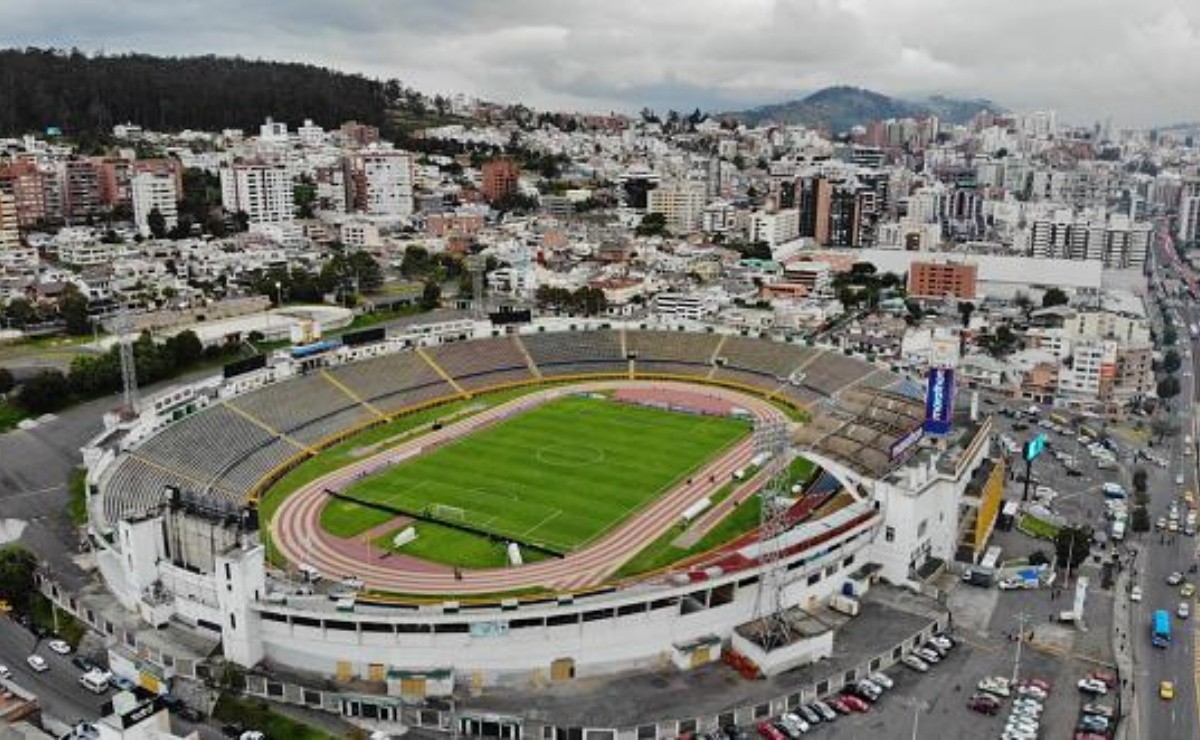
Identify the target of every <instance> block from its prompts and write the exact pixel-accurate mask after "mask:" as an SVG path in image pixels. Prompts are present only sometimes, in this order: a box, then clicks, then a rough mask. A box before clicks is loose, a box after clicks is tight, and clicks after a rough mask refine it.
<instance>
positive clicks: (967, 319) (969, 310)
mask: <svg viewBox="0 0 1200 740" xmlns="http://www.w3.org/2000/svg"><path fill="white" fill-rule="evenodd" d="M958 313H959V315H961V316H962V325H963V328H964V329H965V328H967V327H968V326H970V325H971V314H973V313H975V304H974V303H971V302H970V301H962V302H960V303H959V304H958Z"/></svg>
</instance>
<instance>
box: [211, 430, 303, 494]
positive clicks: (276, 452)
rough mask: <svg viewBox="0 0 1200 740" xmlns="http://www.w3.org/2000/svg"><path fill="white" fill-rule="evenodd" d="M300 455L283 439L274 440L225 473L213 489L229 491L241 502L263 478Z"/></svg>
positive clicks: (294, 447) (293, 446) (214, 484)
mask: <svg viewBox="0 0 1200 740" xmlns="http://www.w3.org/2000/svg"><path fill="white" fill-rule="evenodd" d="M299 453H300V450H298V449H297V448H296V446H295V445H293V444H289V443H287V442H285V441H283V440H282V439H276V440H272V441H271V442H268V443H267V444H266V445H264V446H263V447H260V448H259V449H257V450H255V451H254V452H252V453H250V454H249V455H248V456H247V457H246V458H244V459H242V460H240V461H238V462H237V464H235V465H234V466H233V467H232V468H230V469H229V470H227V471H225V473H224V474H222V475H221V476H220V477H219V478H217V480H216V481H214V483H213V487H214V489H215V490H218V491H229V492H231V494H233V495H235V496H236V498H237V499H238V500H240V499H242V498H244V497H245V495H246V494H247V493H248V492H249V491H250V489H252V488H254V486H255V484H257V483H258V481H260V480H261V479H262V478H263V476H265V475H266V474H267V473H270V472H271V471H272V470H274V469H275V468H276V467H278V466H280V465H282V464H283V463H284V462H285V461H287V460H288V459H289V458H291V457H294V456H296V455H297V454H299Z"/></svg>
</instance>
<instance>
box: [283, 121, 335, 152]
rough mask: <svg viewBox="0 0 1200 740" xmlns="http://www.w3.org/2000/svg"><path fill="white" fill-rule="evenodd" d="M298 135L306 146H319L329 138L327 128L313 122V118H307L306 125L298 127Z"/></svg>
mask: <svg viewBox="0 0 1200 740" xmlns="http://www.w3.org/2000/svg"><path fill="white" fill-rule="evenodd" d="M285 131H286V129H285ZM296 137H297V138H299V139H300V143H301V144H304V145H305V146H318V145H320V144H323V143H324V142H325V139H326V138H327V136H326V134H325V129H323V128H321V127H320V126H318V125H316V124H315V123H313V122H312V119H311V118H305V119H304V125H303V126H300V127H299V128H297V129H296Z"/></svg>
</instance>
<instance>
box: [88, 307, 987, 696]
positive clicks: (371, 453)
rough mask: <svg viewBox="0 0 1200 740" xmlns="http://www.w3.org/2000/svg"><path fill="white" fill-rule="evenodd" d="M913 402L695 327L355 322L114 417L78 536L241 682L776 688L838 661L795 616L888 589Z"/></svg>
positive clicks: (766, 343) (874, 370) (916, 390)
mask: <svg viewBox="0 0 1200 740" xmlns="http://www.w3.org/2000/svg"><path fill="white" fill-rule="evenodd" d="M923 390H924V389H923V388H922V387H921V386H920V385H919V384H915V383H913V382H911V381H908V380H905V379H903V378H901V377H899V376H897V375H895V374H893V373H892V372H891V371H890V370H888V369H886V368H882V367H878V366H876V365H874V364H873V363H871V362H869V361H867V360H865V359H862V358H855V357H851V356H848V355H847V354H844V353H842V352H840V351H837V350H834V349H831V348H822V347H816V346H812V345H810V344H807V343H802V342H790V341H781V340H777V339H769V338H765V337H758V336H749V335H747V334H745V333H742V332H723V331H719V330H718V331H714V330H712V329H707V328H705V329H701V330H695V328H694V327H688V326H661V325H658V326H654V327H647V326H645V325H639V324H621V323H617V322H604V323H601V322H584V321H567V320H559V319H551V320H539V321H536V322H529V323H521V324H516V325H512V324H499V323H492V322H489V321H475V320H455V321H447V322H441V323H434V324H426V325H414V326H410V327H407V328H405V329H403V330H398V331H393V332H390V333H388V334H387V335H384V333H383V332H382V330H377V331H373V332H362V333H360V334H355V335H346V336H344V337H343V338H342V339H341V340H338V341H326V342H319V343H314V344H310V345H305V346H300V347H295V348H293V349H292V350H291V351H290V352H287V353H279V355H278V356H277V357H275V358H272V360H271V361H270V362H261V361H260V362H257V363H250V364H243V365H241V366H237V367H227V368H226V372H225V374H224V376H222V377H217V378H212V379H210V380H206V381H202V382H199V383H194V384H192V385H189V386H185V387H181V388H177V389H174V390H172V391H171V392H170V393H167V394H164V395H162V396H159V397H157V398H155V399H153V400H152V402H150V403H147V404H146V408H145V409H144V410H143V411H142V413H141V415H140V416H139V417H138V418H137V419H135V420H134V421H132V422H128V421H125V422H122V421H119V420H117V419H115V418H114V419H110V420H109V424H108V428H107V429H106V430H105V432H104V433H102V434H101V435H99V436H98V437H97V438H96V439H95V440H93V442H92V443H91V444H90V445H89V446H88V447H87V448H86V449H85V450H84V453H85V461H86V462H87V465H88V484H89V486H88V491H89V499H88V507H89V520H90V529H91V534H92V538H93V539H94V540H95V543H96V545H97V548H98V557H97V562H98V565H99V570H100V573H101V575H102V576H103V579H104V582H105V584H106V587H107V589H108V590H109V591H110V592H111V593H112V594H113V595H114V596H116V598H117V599H118V600H119V601H120V602H121V604H122V605H124V606H125V607H126V608H127V609H129V610H131V611H134V612H136V613H137V614H138V615H139V617H140V618H141V619H142V620H144V621H145V622H148V623H149V624H151V625H154V626H159V627H163V626H166V625H168V624H185V625H188V626H189V627H191V628H194V629H195V631H197V632H199V633H206V634H209V635H210V636H211V637H212V638H213V639H214V640H219V644H220V650H221V651H222V653H223V655H224V657H225V659H227V660H229V661H232V662H234V663H237V664H240V665H242V666H244V667H246V668H253V667H255V666H262V665H270V666H273V667H277V668H279V669H283V670H289V671H296V672H298V674H300V675H309V676H315V677H321V678H322V679H324V680H337V681H345V682H353V681H368V682H369V681H380V682H382V681H388V682H389V684H388V685H389V686H391V683H390V682H391V681H392V680H393V679H394V678H395V679H396V680H397V681H398V684H397V685H398V686H399V688H398V689H397V691H395V692H391V691H390V690H389V693H399V694H402V695H405V696H418V697H420V696H425V695H436V694H437V693H439V691H442V692H444V691H445V690H447V686H453V685H454V684H459V685H469V686H476V687H481V686H487V685H490V684H496V683H500V682H513V681H522V682H528V683H531V684H535V685H536V684H538V683H539V682H545V681H556V680H569V679H572V678H576V677H586V676H598V675H609V674H612V673H615V672H618V671H625V670H631V669H637V670H640V669H646V668H656V667H659V668H660V667H662V666H663V665H664V664H670V663H673V664H674V665H675V666H677V667H678V668H679V669H681V670H688V669H690V668H693V667H696V666H699V665H703V664H705V663H707V662H711V661H715V660H719V659H722V657H723V656H724V658H725V659H727V660H728V659H729V656H730V655H736V656H737V661H738V663H737V664H738V665H739V666H740V669H745V670H749V671H750V672H759V673H765V674H770V673H773V672H778V671H781V670H786V669H787V668H789V667H794V666H796V665H801V664H806V663H810V662H812V661H815V660H818V659H820V658H822V657H827V656H828V654H829V652H830V649H831V647H830V646H831V642H832V635H831V634H830V630H828V629H823V630H822V629H810V627H811V625H810V624H806V620H808V616H807V615H808V614H809V613H810V612H811V611H813V610H815V609H818V608H819V607H821V606H822V605H824V604H826V603H828V602H829V601H830V599H831V598H835V597H838V596H842V595H848V596H851V597H853V596H858V595H861V594H864V593H865V592H866V591H867V590H868V589H869V588H870V587H871V584H872V583H874V582H875V581H876V580H877V579H878V578H879V577H880V575H881V574H882V575H883V576H885V577H886V576H888V575H889V573H888V569H889V568H893V567H894V568H896V569H898V570H897V571H896V572H898V573H900V574H901V575H900V576H898V577H897V578H895V579H894V580H903V578H904V576H903V573H904V570H903V567H904V565H903V564H887V565H883V566H880V565H877V564H875V563H873V562H870V561H872V560H879V557H878V556H876V557H871V554H872V547H873V546H878V545H879V543H880V542H881V541H882V538H881V537H879V536H878V535H879V534H880V532H881V529H882V527H883V524H884V520H885V510H884V508H883V507H882V506H881V505H880V500H879V498H878V496H876V495H873V492H875V491H877V490H879V489H878V488H877V487H878V486H880V485H882V484H881V483H880V481H882V480H883V479H884V478H885V477H886V476H888V475H889V473H891V471H894V470H895V469H896V468H897V467H898V466H899V465H901V464H902V463H904V461H905V460H906V459H907V458H908V457H909V456H911V455H912V454H913V452H914V451H915V450H916V449H918V448H919V447H921V445H922V444H923V443H921V441H920V440H921V432H920V430H921V428H922V421H923V418H924V415H925V408H924V405H923V403H922V401H921V398H922V395H923ZM773 440H774V441H773ZM982 454H983V453H982V452H981V451H979V450H975V449H974V448H972V451H971V455H970V457H971V459H970V462H971V464H972V465H974V463H975V462H977V460H978V459H979V458H980V456H981V455H982ZM959 467H960V468H963V470H962V471H959V472H957V473H956V475H957V476H958V477H959V478H964V476H965V477H970V473H971V472H972V470H967V469H966V465H963V464H960V466H959ZM781 486H782V487H781ZM764 487H770V490H771V491H772V494H771V496H772V498H771V499H770V500H771V501H773V502H774V506H775V509H774V510H772V511H771V512H770V514H769V515H767V516H764V515H762V513H761V512H762V509H763V506H762V504H761V501H762V498H763V497H762V496H760V495H759V494H760V493H761V492H762V490H763V489H764ZM952 506H956V504H953V505H952ZM768 521H769V523H770V531H764V529H763V527H764V526H765V525H764V523H765V522H768ZM956 521H957V520H956ZM947 526H949V525H947ZM889 529H891V528H890V527H889ZM922 529H924V524H922ZM953 536H954V535H953V534H952V535H951V537H953ZM892 537H893V534H892V533H890V532H889V539H888V542H889V543H890V542H892ZM924 547H925V550H926V551H928V549H929V545H928V544H927V543H926V544H925V545H924ZM926 554H928V553H927V552H926ZM884 560H885V561H887V560H888V559H887V558H884ZM897 560H899V559H898V558H897ZM908 560H909V562H908V568H909V570H910V571H911V570H912V568H914V567H916V566H917V565H919V563H917V561H915V560H913V559H912V558H909V559H908ZM764 604H769V605H770V608H769V611H764ZM808 621H810V620H808ZM779 622H782V623H784V624H790V628H787V629H785V630H784V632H785V635H786V639H784V640H782V641H780V640H778V639H772V638H771V637H770V634H769V633H770V632H771V631H772V629H773V628H772V625H774V624H777V623H779ZM397 677H399V678H397ZM439 687H441V688H440V689H439Z"/></svg>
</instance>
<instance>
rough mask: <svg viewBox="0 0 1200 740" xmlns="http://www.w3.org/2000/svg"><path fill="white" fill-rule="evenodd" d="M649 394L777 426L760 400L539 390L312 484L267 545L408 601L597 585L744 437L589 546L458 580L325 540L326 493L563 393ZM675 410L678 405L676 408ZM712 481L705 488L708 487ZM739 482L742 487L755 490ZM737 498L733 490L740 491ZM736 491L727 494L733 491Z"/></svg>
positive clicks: (746, 456) (704, 491)
mask: <svg viewBox="0 0 1200 740" xmlns="http://www.w3.org/2000/svg"><path fill="white" fill-rule="evenodd" d="M617 388H621V389H637V390H640V391H646V390H658V391H661V392H662V393H663V398H664V400H666V399H670V400H672V401H677V402H679V401H683V400H685V399H684V398H683V396H684V395H685V394H686V395H689V396H693V397H697V398H694V399H693V400H696V401H699V399H700V398H703V399H705V405H706V406H708V407H711V406H712V404H714V403H716V402H720V403H723V404H730V405H732V406H736V407H739V408H742V409H745V410H747V411H748V412H750V413H751V414H752V415H754V417H755V418H757V419H784V418H785V417H784V415H783V413H782V412H781V411H780V410H779V409H778V408H776V407H775V406H773V405H771V404H770V403H769V402H767V401H765V400H763V399H760V398H755V397H753V396H750V395H748V394H745V393H740V392H737V391H733V390H729V389H726V388H721V387H715V386H699V385H692V384H687V383H675V382H666V381H637V380H629V381H621V380H607V381H595V382H589V383H580V384H576V385H572V386H560V387H554V388H547V389H545V390H543V391H538V392H535V393H532V394H530V395H528V396H522V397H521V398H517V399H514V400H512V401H509V402H507V403H503V404H501V405H499V406H495V407H493V408H491V409H487V410H486V411H482V412H480V413H478V414H476V415H474V416H471V417H468V418H466V419H463V420H462V421H459V422H456V423H453V424H450V425H448V426H445V427H443V428H441V429H439V430H437V431H433V432H430V433H428V434H425V435H423V436H421V437H419V438H416V439H413V440H409V441H408V442H405V443H402V444H400V445H397V446H396V447H393V448H391V449H388V450H385V451H382V452H379V453H376V454H374V455H372V456H370V457H368V458H364V459H362V460H360V461H358V462H355V463H352V464H350V465H348V466H346V467H344V468H341V469H339V470H335V471H333V472H331V473H328V474H326V475H325V476H323V477H321V478H318V479H316V480H314V481H312V482H311V483H308V484H307V485H305V486H304V487H302V488H300V489H299V490H297V491H296V492H295V493H293V494H292V495H290V496H289V497H288V498H287V499H286V500H285V501H284V502H283V503H282V504H281V505H280V506H279V508H278V509H277V510H276V512H275V516H274V517H273V518H272V520H271V522H270V524H269V530H270V533H271V541H272V543H273V545H274V547H275V548H276V549H277V550H278V552H279V553H280V554H281V555H283V556H284V557H285V558H286V559H287V560H288V561H289V562H290V563H292V564H298V563H304V564H306V565H310V566H312V567H314V568H316V569H317V570H318V571H320V572H321V573H322V574H323V575H325V576H326V577H330V578H342V577H345V576H347V575H354V576H356V577H358V578H361V579H362V580H363V582H364V583H365V584H366V587H367V588H368V589H372V590H377V591H391V592H396V593H407V594H428V595H436V594H448V593H454V594H471V593H497V592H502V591H512V590H518V589H529V588H547V589H552V590H561V591H567V590H577V589H582V588H586V587H589V586H595V585H597V584H600V583H602V582H603V581H604V579H605V578H607V577H608V576H609V575H611V574H612V573H613V572H614V571H615V570H617V568H619V567H620V566H621V565H622V564H623V563H624V562H625V561H627V560H628V559H629V558H631V557H633V556H634V555H635V554H636V553H637V552H638V551H639V550H641V548H642V547H644V546H645V545H646V544H648V543H650V542H653V541H654V540H655V539H656V538H658V537H659V536H660V535H661V534H662V533H663V532H665V531H667V530H668V529H669V528H670V527H671V526H672V525H673V524H675V523H676V522H677V521H679V517H680V516H681V515H682V514H683V512H684V511H685V510H686V509H687V508H688V507H689V506H690V505H691V504H693V503H694V502H696V501H698V500H700V499H702V498H704V497H705V496H706V495H708V494H709V493H711V492H712V491H713V490H715V489H718V488H720V487H721V486H722V485H724V484H725V482H726V481H728V480H729V479H730V477H731V476H732V474H733V473H734V472H735V471H737V470H738V469H740V468H744V467H745V466H746V465H748V464H749V463H750V461H751V459H753V457H754V454H755V452H754V443H753V438H752V437H747V438H746V439H744V440H742V441H741V442H739V443H738V444H737V445H735V446H734V447H733V448H731V449H730V450H727V451H726V452H725V454H723V455H722V456H721V457H719V458H717V459H716V460H714V461H712V462H711V463H709V464H708V465H706V466H705V467H704V468H702V469H701V470H699V471H697V472H696V473H695V475H693V476H692V478H691V479H690V481H694V482H685V483H681V484H680V485H678V486H676V487H675V488H673V489H671V490H670V491H668V492H667V493H666V494H664V495H662V496H660V497H659V498H658V499H656V500H655V501H654V502H652V503H651V504H650V505H648V506H647V507H646V508H645V509H643V510H642V511H640V512H638V513H637V514H635V515H634V516H632V517H631V518H630V519H628V520H626V521H624V522H622V523H621V524H619V525H617V526H616V527H615V528H613V529H612V530H610V531H609V532H607V533H605V534H604V535H602V536H601V537H600V538H599V539H597V540H596V541H595V542H593V543H591V544H590V545H587V546H585V547H583V548H582V549H580V550H577V551H575V552H573V553H571V554H569V555H567V556H566V557H564V558H559V559H551V560H543V561H540V562H537V563H530V564H528V565H523V566H520V567H515V568H488V569H481V570H464V571H462V573H461V579H459V578H456V577H455V573H454V569H453V568H451V567H449V566H444V565H439V564H435V563H430V562H428V561H424V560H420V559H417V558H412V557H406V556H402V555H396V554H393V555H390V556H387V557H383V555H384V553H382V552H380V550H379V549H378V548H371V547H369V546H368V545H366V544H364V543H362V542H359V541H357V540H350V539H343V538H339V537H334V536H332V535H330V534H328V533H326V532H325V531H324V530H322V529H321V525H320V517H321V509H322V508H324V506H325V503H326V500H327V498H328V495H327V494H326V493H325V489H334V490H340V489H342V488H344V487H345V486H347V485H349V484H350V483H352V482H354V481H355V480H356V479H358V478H359V477H360V476H361V475H363V474H370V473H373V472H375V471H377V470H380V469H382V468H384V467H387V466H389V465H393V464H396V463H397V462H400V461H401V460H404V459H407V458H409V457H413V456H415V455H418V454H420V453H421V451H422V450H423V449H425V448H428V447H432V446H435V445H438V444H443V443H445V442H448V441H450V440H453V439H456V438H458V437H462V436H465V435H468V434H471V433H473V432H475V431H477V430H479V429H481V428H483V427H485V426H487V425H489V424H494V423H496V422H499V421H501V420H502V419H504V418H507V417H508V416H511V415H512V414H514V413H518V412H520V411H525V410H527V409H530V408H532V407H534V406H536V405H539V404H542V403H545V402H547V401H550V400H552V399H554V398H557V397H561V396H563V395H567V394H571V393H579V392H588V391H601V390H610V389H617ZM680 405H683V404H682V403H681V404H680ZM710 476H711V477H712V479H713V481H714V482H710V481H709V478H710ZM758 485H760V482H759V481H758V480H757V478H756V479H755V480H751V481H748V482H747V483H746V484H744V486H743V488H747V487H751V486H758ZM739 490H740V489H739ZM735 493H736V492H735Z"/></svg>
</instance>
